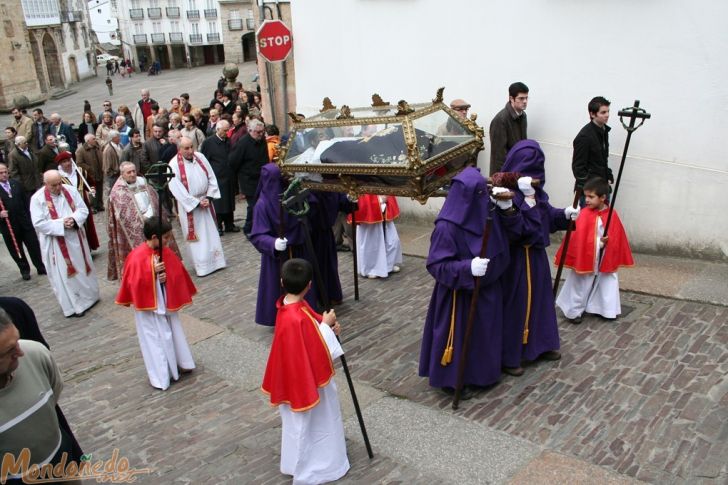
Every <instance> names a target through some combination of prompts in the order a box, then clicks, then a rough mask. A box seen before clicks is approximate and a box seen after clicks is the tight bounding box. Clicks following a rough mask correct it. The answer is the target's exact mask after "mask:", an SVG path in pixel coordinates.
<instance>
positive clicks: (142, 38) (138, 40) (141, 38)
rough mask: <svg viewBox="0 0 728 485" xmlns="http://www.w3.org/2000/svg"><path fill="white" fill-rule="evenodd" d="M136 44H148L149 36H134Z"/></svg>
mask: <svg viewBox="0 0 728 485" xmlns="http://www.w3.org/2000/svg"><path fill="white" fill-rule="evenodd" d="M134 43H135V44H146V43H147V34H134Z"/></svg>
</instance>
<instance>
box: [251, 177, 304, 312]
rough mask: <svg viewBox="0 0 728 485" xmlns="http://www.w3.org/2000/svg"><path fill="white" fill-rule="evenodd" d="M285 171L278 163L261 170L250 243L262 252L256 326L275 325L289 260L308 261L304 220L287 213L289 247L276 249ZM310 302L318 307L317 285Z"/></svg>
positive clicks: (285, 216)
mask: <svg viewBox="0 0 728 485" xmlns="http://www.w3.org/2000/svg"><path fill="white" fill-rule="evenodd" d="M283 190H284V189H283V182H282V180H281V170H280V168H278V166H277V165H276V164H274V163H266V164H265V165H263V167H262V168H261V170H260V181H259V183H258V199H257V201H256V203H255V207H254V208H253V228H252V230H251V232H250V242H251V243H252V244H253V246H254V247H255V249H257V250H258V252H259V253H260V279H259V280H258V301H257V304H256V307H255V323H258V324H260V325H268V326H273V325H275V323H276V314H277V309H276V301H277V300H278V298H279V297H280V296H281V295H282V294H283V287H281V266H282V265H283V263H284V262H285V261H287V260H288V259H289V258H291V257H293V258H305V259H308V258H306V255H305V251H304V239H303V226H302V225H301V223H300V221H299V220H298V219H297V218H296V217H294V216H292V215H290V214H288V213H287V212H285V211H284V213H283V224H284V231H285V237H286V239H288V248H287V249H286V250H285V251H282V252H281V251H276V250H275V241H276V239H278V237H279V231H280V213H281V212H280V207H281V204H280V201H279V197H280V194H281V193H282V192H283ZM306 301H308V302H309V304H310V305H311V306H313V307H314V308H316V305H315V302H316V292H315V283H314V285H313V287H312V288H311V290H310V291H309V292H308V293H307V294H306Z"/></svg>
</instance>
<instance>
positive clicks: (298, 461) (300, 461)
mask: <svg viewBox="0 0 728 485" xmlns="http://www.w3.org/2000/svg"><path fill="white" fill-rule="evenodd" d="M319 331H320V332H321V335H322V336H323V338H324V340H325V341H326V345H327V346H328V348H329V352H330V353H331V358H332V359H336V358H338V357H340V356H341V355H343V354H344V351H343V349H342V348H341V344H339V341H338V340H337V339H336V335H335V334H334V332H333V330H331V328H330V327H329V326H328V325H326V324H324V323H320V324H319ZM318 393H319V398H320V401H319V403H318V404H317V405H316V406H314V407H313V408H312V409H310V410H308V411H305V412H293V411H291V408H290V406H289V405H287V404H281V405H280V406H278V409H279V411H280V413H281V421H282V427H281V435H282V438H281V473H283V474H285V475H292V476H293V483H294V484H296V485H299V484H300V485H309V484H318V483H327V482H333V481H335V480H338V479H339V478H341V477H343V476H344V475H346V472H347V471H349V459H348V458H347V456H346V439H345V437H344V422H343V420H342V418H341V407H340V405H339V397H338V395H337V391H336V383H335V382H334V380H333V379H331V381H330V382H329V383H328V384H327V385H325V386H324V387H321V388H319V390H318Z"/></svg>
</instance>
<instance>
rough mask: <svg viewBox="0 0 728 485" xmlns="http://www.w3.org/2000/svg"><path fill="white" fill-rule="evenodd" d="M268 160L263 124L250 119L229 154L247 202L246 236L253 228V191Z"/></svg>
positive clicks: (244, 230) (244, 228)
mask: <svg viewBox="0 0 728 485" xmlns="http://www.w3.org/2000/svg"><path fill="white" fill-rule="evenodd" d="M267 162H268V144H267V143H266V142H265V125H263V123H262V122H261V121H260V120H256V119H252V120H250V122H249V123H248V134H247V135H245V136H244V137H242V138H241V139H240V141H238V142H237V143H236V144H235V148H234V149H233V152H232V153H231V154H230V166H231V168H232V169H233V173H237V174H238V183H239V184H240V192H242V194H243V195H244V196H245V201H246V202H247V204H248V208H247V212H246V215H245V225H243V232H244V233H245V235H246V237H247V236H249V235H250V231H251V230H252V229H253V206H255V200H256V199H255V192H256V189H257V188H258V181H259V180H260V169H261V168H262V167H263V165H265V164H266V163H267Z"/></svg>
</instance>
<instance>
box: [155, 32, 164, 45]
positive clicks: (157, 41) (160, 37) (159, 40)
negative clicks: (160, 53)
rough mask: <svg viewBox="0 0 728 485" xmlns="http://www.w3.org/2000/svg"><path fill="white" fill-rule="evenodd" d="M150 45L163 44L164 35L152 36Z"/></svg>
mask: <svg viewBox="0 0 728 485" xmlns="http://www.w3.org/2000/svg"><path fill="white" fill-rule="evenodd" d="M152 44H164V34H152Z"/></svg>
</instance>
